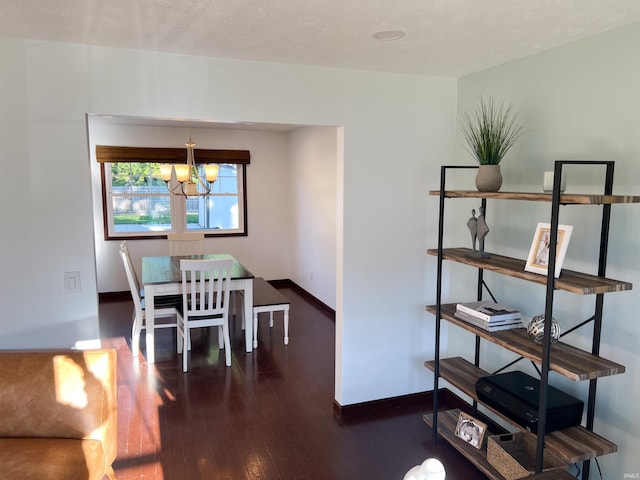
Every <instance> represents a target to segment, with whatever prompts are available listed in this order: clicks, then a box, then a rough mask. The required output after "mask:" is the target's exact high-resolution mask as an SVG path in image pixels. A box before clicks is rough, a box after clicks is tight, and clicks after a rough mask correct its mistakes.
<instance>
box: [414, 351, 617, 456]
mask: <svg viewBox="0 0 640 480" xmlns="http://www.w3.org/2000/svg"><path fill="white" fill-rule="evenodd" d="M424 365H425V367H427V368H428V369H429V370H432V371H435V362H433V361H428V362H425V363H424ZM439 374H440V377H441V378H443V379H444V380H446V381H447V382H449V383H451V384H452V385H453V386H454V387H456V388H458V389H460V390H461V391H462V392H464V393H465V394H466V395H468V396H470V397H471V398H473V399H474V400H477V401H479V402H480V403H482V402H481V401H480V400H479V399H478V396H477V395H476V387H475V385H476V381H477V380H478V379H479V378H480V377H484V376H487V375H489V372H486V371H484V370H482V369H481V368H478V367H476V366H475V365H473V364H471V363H470V362H468V361H466V360H465V359H464V358H461V357H454V358H447V359H442V360H440V369H439ZM485 406H486V407H487V408H488V409H490V410H491V411H492V412H494V413H496V414H497V415H499V416H500V417H502V418H504V419H505V420H507V421H508V422H510V423H512V422H513V421H512V420H510V419H509V418H508V417H507V416H505V415H503V414H502V413H500V412H499V411H497V410H495V409H493V408H491V407H490V406H487V405H485ZM438 424H440V413H438ZM514 426H516V427H517V428H520V429H522V428H521V427H520V426H518V425H516V424H514ZM439 430H440V429H439V428H438V431H439ZM545 445H546V446H547V447H548V448H550V449H552V450H553V451H554V452H555V453H556V454H558V456H560V458H562V459H563V460H564V461H565V462H567V463H577V462H582V461H584V460H588V459H590V458H595V457H599V456H602V455H607V454H609V453H613V452H616V451H617V450H618V447H617V446H616V445H615V444H614V443H612V442H610V441H609V440H607V439H605V438H603V437H601V436H600V435H598V434H596V433H594V432H592V431H590V430H587V429H586V428H584V427H582V426H581V425H578V426H576V427H570V428H566V429H564V430H557V431H555V432H551V433H549V434H547V435H545Z"/></svg>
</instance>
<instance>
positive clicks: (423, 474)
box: [404, 458, 447, 480]
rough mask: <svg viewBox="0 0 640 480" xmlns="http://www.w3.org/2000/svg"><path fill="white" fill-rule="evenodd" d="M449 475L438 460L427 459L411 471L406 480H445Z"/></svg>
mask: <svg viewBox="0 0 640 480" xmlns="http://www.w3.org/2000/svg"><path fill="white" fill-rule="evenodd" d="M446 476H447V473H446V472H445V470H444V465H442V462H441V461H440V460H438V459H437V458H427V459H426V460H425V461H424V462H422V463H421V464H420V465H416V466H415V467H413V468H412V469H411V470H409V471H408V472H407V473H406V474H405V476H404V480H445V478H446Z"/></svg>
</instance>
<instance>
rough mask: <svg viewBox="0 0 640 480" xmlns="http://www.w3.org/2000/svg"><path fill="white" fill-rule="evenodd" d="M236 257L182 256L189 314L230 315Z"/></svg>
mask: <svg viewBox="0 0 640 480" xmlns="http://www.w3.org/2000/svg"><path fill="white" fill-rule="evenodd" d="M232 267H233V260H232V259H230V258H229V259H215V260H180V270H181V271H182V305H183V315H184V316H185V317H187V316H188V317H194V316H195V317H204V316H216V315H221V316H223V317H225V316H227V314H228V312H229V292H230V284H231V268H232Z"/></svg>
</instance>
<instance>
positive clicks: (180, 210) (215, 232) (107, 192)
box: [101, 162, 248, 240]
mask: <svg viewBox="0 0 640 480" xmlns="http://www.w3.org/2000/svg"><path fill="white" fill-rule="evenodd" d="M138 163H139V162H138ZM149 163H157V162H149ZM101 167H102V168H101V184H102V199H103V223H104V237H105V240H125V239H128V240H135V239H150V238H166V237H167V234H168V233H184V232H204V233H205V236H206V237H229V236H247V234H248V233H247V206H246V199H247V191H246V164H237V167H238V168H237V170H236V171H237V181H238V184H237V192H238V193H237V194H235V193H233V194H230V193H228V192H226V193H225V192H219V191H216V189H215V187H214V190H213V192H212V193H211V194H209V195H208V196H206V197H203V198H204V201H215V198H216V197H229V196H234V197H236V198H237V204H238V212H237V218H238V226H237V228H227V229H221V228H209V229H207V228H187V198H185V197H184V196H181V195H172V194H171V193H169V191H168V190H167V191H166V193H145V194H144V196H150V197H165V196H168V197H169V204H170V217H171V229H170V230H160V231H135V232H116V231H115V223H114V214H113V197H114V194H113V191H112V182H111V164H110V163H108V162H105V163H102V165H101ZM136 196H140V195H136Z"/></svg>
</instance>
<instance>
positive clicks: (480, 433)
mask: <svg viewBox="0 0 640 480" xmlns="http://www.w3.org/2000/svg"><path fill="white" fill-rule="evenodd" d="M486 431H487V425H486V424H485V423H482V422H481V421H480V420H477V419H475V418H473V417H472V416H471V415H467V414H466V413H464V412H460V415H459V416H458V424H457V425H456V430H455V432H454V433H455V434H456V437H458V438H460V439H462V440H464V441H465V442H467V443H468V444H469V445H472V446H474V447H476V448H478V449H479V448H482V441H483V439H484V433H485V432H486Z"/></svg>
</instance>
